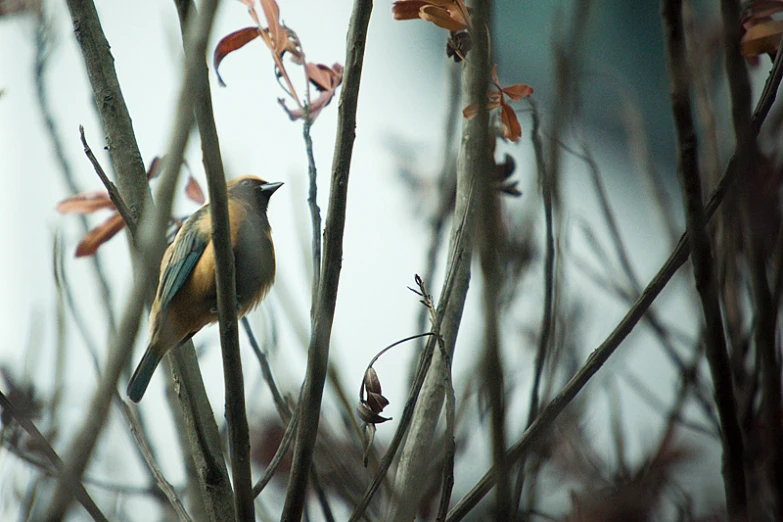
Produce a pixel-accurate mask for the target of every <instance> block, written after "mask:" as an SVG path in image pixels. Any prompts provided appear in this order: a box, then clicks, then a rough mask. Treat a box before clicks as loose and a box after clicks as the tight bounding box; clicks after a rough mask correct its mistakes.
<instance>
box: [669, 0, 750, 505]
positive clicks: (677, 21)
mask: <svg viewBox="0 0 783 522" xmlns="http://www.w3.org/2000/svg"><path fill="white" fill-rule="evenodd" d="M662 14H663V25H664V36H665V40H666V51H667V62H668V66H669V76H670V78H671V98H672V112H673V113H674V123H675V129H676V132H677V148H678V152H679V159H678V169H677V171H678V174H679V177H680V183H681V185H682V193H683V194H682V197H683V205H684V206H685V212H686V220H687V223H688V230H689V231H690V234H689V235H688V239H689V244H690V249H691V259H692V264H693V276H694V279H695V283H696V289H697V290H698V292H699V298H700V299H701V305H702V311H703V313H704V320H705V324H706V332H705V333H706V345H707V346H706V349H707V352H706V353H707V361H708V362H709V366H710V370H711V372H712V381H713V385H714V387H715V401H716V404H717V407H718V416H719V418H720V422H721V435H722V437H721V439H722V442H723V482H724V488H725V491H726V504H727V507H728V511H729V515H730V516H731V518H733V519H737V520H742V519H744V518H745V515H746V511H747V496H746V492H745V466H744V461H743V459H744V456H743V454H744V447H743V441H742V432H741V431H740V426H739V419H738V418H737V404H736V398H735V395H734V385H733V383H732V377H731V365H730V362H729V355H728V351H727V346H726V336H725V332H724V329H723V319H722V316H721V309H720V296H719V292H718V280H717V276H716V274H715V268H714V262H713V257H712V249H711V246H710V242H709V237H708V236H707V230H706V228H705V225H706V219H705V216H704V207H703V204H702V199H701V197H702V196H701V174H700V171H699V161H698V147H697V138H696V130H695V126H694V123H693V115H692V108H691V101H690V95H691V82H690V75H689V72H688V60H687V55H686V48H685V31H684V28H683V21H682V0H663V2H662ZM735 117H736V114H735ZM744 120H745V121H747V118H744ZM745 128H747V123H745V122H743V131H742V132H743V133H745V132H747V131H746V130H744V129H745ZM737 151H738V155H739V157H740V158H743V157H745V156H746V151H745V149H744V143H738V149H737ZM740 165H742V161H741V160H740Z"/></svg>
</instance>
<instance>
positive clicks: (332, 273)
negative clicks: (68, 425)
mask: <svg viewBox="0 0 783 522" xmlns="http://www.w3.org/2000/svg"><path fill="white" fill-rule="evenodd" d="M371 12H372V1H371V0H355V3H354V8H353V13H352V14H351V22H350V25H349V27H348V37H347V51H346V59H345V81H344V82H343V88H342V92H341V93H340V105H339V111H338V122H337V138H336V141H335V148H334V161H333V162H332V163H333V164H332V183H331V190H330V193H329V210H328V212H327V216H326V227H325V229H324V251H323V262H322V264H321V283H320V285H319V287H318V294H317V301H316V303H317V304H316V307H315V313H314V314H313V320H312V331H311V337H310V346H309V349H308V357H307V372H306V375H305V382H304V386H303V387H302V393H301V398H300V400H301V401H302V410H301V415H302V417H301V419H300V422H299V428H298V431H297V435H296V444H295V446H294V457H293V462H292V467H291V476H290V479H289V482H288V491H287V494H286V499H285V505H284V507H283V515H282V520H283V521H289V522H299V520H300V519H301V517H302V511H303V509H304V501H305V493H306V490H307V478H308V476H309V474H310V462H311V461H312V459H313V450H314V448H315V439H316V437H317V436H318V423H319V420H320V415H321V398H322V397H323V388H324V383H325V381H326V376H327V370H328V362H329V343H330V338H331V335H332V323H333V320H334V310H335V305H336V303H337V287H338V285H339V282H340V270H341V268H342V257H343V232H344V230H345V212H346V206H347V200H348V175H349V173H350V166H351V157H352V154H353V142H354V138H355V137H356V107H357V104H358V101H359V84H360V81H361V73H362V65H363V61H364V48H365V41H366V39H367V26H368V24H369V22H370V13H371Z"/></svg>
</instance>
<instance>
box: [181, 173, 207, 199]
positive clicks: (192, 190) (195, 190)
mask: <svg viewBox="0 0 783 522" xmlns="http://www.w3.org/2000/svg"><path fill="white" fill-rule="evenodd" d="M185 194H186V195H187V196H188V197H189V198H190V199H191V200H193V201H195V202H196V203H198V204H199V205H203V204H204V203H205V202H206V198H204V191H203V190H201V185H199V184H198V181H196V179H195V178H194V177H193V176H189V177H188V184H187V186H186V187H185Z"/></svg>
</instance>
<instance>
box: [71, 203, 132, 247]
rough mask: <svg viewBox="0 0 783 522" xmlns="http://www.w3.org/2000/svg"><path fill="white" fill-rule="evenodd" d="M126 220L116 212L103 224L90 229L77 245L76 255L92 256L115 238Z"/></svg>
mask: <svg viewBox="0 0 783 522" xmlns="http://www.w3.org/2000/svg"><path fill="white" fill-rule="evenodd" d="M124 226H125V221H123V220H122V216H120V215H119V214H118V213H116V212H115V213H114V214H112V215H111V217H109V219H107V220H106V221H104V222H103V223H102V224H100V225H98V226H97V227H95V228H93V229H92V230H90V232H89V233H88V234H87V235H86V236H85V237H84V239H82V242H81V243H79V246H77V247H76V257H84V256H91V255H93V254H94V253H95V252H96V251H97V250H98V247H100V246H101V245H102V244H104V243H105V242H106V241H108V240H110V239H111V238H113V237H114V236H115V235H116V234H117V232H119V231H120V230H122V229H123V227H124Z"/></svg>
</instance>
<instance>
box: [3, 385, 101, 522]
mask: <svg viewBox="0 0 783 522" xmlns="http://www.w3.org/2000/svg"><path fill="white" fill-rule="evenodd" d="M0 409H2V410H3V412H7V413H8V414H9V415H10V416H11V417H12V418H13V419H14V420H15V421H16V422H18V423H19V425H20V426H21V427H22V428H23V429H24V430H25V431H26V432H27V433H28V434H29V435H30V437H31V438H32V439H33V440H34V441H35V444H36V447H38V449H39V450H40V451H41V453H43V454H44V456H45V457H46V459H47V460H48V461H49V462H50V463H51V464H52V466H54V468H55V469H56V470H57V471H58V472H59V473H60V474H62V473H63V469H64V464H63V461H62V460H61V459H60V456H59V455H57V453H56V452H55V451H54V448H52V445H51V444H49V441H48V440H46V437H44V436H43V433H41V432H40V431H39V430H38V428H37V427H36V426H35V424H33V422H32V421H31V420H30V419H28V418H27V416H26V415H23V414H21V413H20V412H19V411H17V409H16V407H15V406H14V405H13V403H12V402H11V401H10V400H9V399H8V397H6V395H5V394H4V393H3V392H1V391H0ZM69 487H70V488H72V489H73V493H74V495H75V496H76V499H77V500H78V501H79V503H80V504H81V505H82V506H84V509H85V510H86V511H87V513H89V514H90V516H91V517H92V518H93V520H96V521H100V522H108V519H107V518H106V517H105V516H104V514H103V513H101V510H100V509H99V508H98V506H97V505H96V504H95V502H94V501H93V500H92V498H90V495H89V494H88V493H87V490H86V489H84V485H82V483H81V480H80V481H76V482H72V483H70V484H69Z"/></svg>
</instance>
